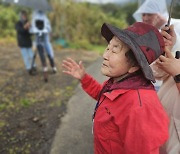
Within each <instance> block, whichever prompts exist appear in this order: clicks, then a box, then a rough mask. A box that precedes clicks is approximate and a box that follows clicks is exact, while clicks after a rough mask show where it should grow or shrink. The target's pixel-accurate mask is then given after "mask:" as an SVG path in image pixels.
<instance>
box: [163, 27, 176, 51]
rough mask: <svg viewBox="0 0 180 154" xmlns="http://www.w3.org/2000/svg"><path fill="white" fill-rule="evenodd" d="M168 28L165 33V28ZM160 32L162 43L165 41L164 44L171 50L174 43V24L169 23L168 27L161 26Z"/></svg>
mask: <svg viewBox="0 0 180 154" xmlns="http://www.w3.org/2000/svg"><path fill="white" fill-rule="evenodd" d="M169 29H170V32H169V33H167V30H169ZM161 34H162V36H163V38H164V43H165V46H166V47H168V49H169V50H171V49H172V48H173V46H174V44H175V43H176V33H175V31H174V26H173V25H171V26H170V27H167V26H165V27H163V28H162V29H161Z"/></svg>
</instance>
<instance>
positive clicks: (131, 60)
mask: <svg viewBox="0 0 180 154" xmlns="http://www.w3.org/2000/svg"><path fill="white" fill-rule="evenodd" d="M113 38H115V39H116V40H117V41H118V42H122V43H123V46H122V48H124V47H125V45H126V44H125V43H124V42H123V41H121V40H119V38H118V37H117V36H114V37H113ZM127 46H128V45H127ZM128 48H129V46H128ZM125 56H126V58H127V59H128V62H129V63H130V64H131V65H132V66H138V65H139V64H138V62H137V60H136V58H135V56H134V54H133V52H132V50H131V49H129V50H128V51H127V52H126V53H125Z"/></svg>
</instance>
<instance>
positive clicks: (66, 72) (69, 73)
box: [63, 71, 72, 75]
mask: <svg viewBox="0 0 180 154" xmlns="http://www.w3.org/2000/svg"><path fill="white" fill-rule="evenodd" d="M63 73H65V74H68V75H72V74H71V72H69V71H63Z"/></svg>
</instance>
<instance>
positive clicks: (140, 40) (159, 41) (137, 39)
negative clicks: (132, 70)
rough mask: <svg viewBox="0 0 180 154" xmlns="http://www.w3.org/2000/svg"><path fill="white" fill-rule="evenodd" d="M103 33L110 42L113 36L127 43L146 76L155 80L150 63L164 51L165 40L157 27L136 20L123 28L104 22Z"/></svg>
mask: <svg viewBox="0 0 180 154" xmlns="http://www.w3.org/2000/svg"><path fill="white" fill-rule="evenodd" d="M101 34H102V36H103V37H104V38H105V39H106V40H107V42H108V43H109V42H110V40H111V39H112V38H113V36H116V37H118V38H119V39H120V40H121V41H123V42H124V43H126V44H127V45H128V46H129V47H130V48H131V50H132V51H133V53H134V56H135V58H136V60H137V62H138V63H139V66H140V67H141V70H142V72H143V74H144V76H145V78H146V79H148V80H150V81H153V82H155V78H154V76H153V73H152V70H151V68H150V66H149V64H151V63H152V62H153V61H155V60H156V59H157V58H158V57H159V56H160V55H161V54H163V53H164V40H163V37H162V35H161V34H160V33H159V31H158V29H157V28H155V27H154V26H151V25H148V24H145V23H142V22H136V23H134V24H133V25H131V26H129V27H128V28H127V29H124V30H121V29H119V28H117V27H115V26H112V25H110V24H107V23H104V24H103V25H102V28H101Z"/></svg>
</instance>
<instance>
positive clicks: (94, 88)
mask: <svg viewBox="0 0 180 154" xmlns="http://www.w3.org/2000/svg"><path fill="white" fill-rule="evenodd" d="M62 66H63V67H64V68H65V70H64V71H63V73H65V74H68V75H70V76H72V77H74V78H76V79H78V80H80V82H81V85H82V88H83V89H84V91H86V93H88V94H89V95H90V96H91V97H93V98H94V99H96V100H97V99H98V96H99V93H100V91H101V89H102V85H101V84H99V83H98V82H97V81H96V80H95V79H94V78H93V77H91V76H90V75H88V74H87V73H86V71H85V68H84V66H83V64H82V61H80V62H79V64H78V63H76V62H75V61H74V60H73V59H71V58H67V59H66V60H63V63H62Z"/></svg>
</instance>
